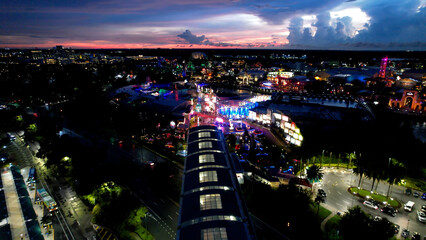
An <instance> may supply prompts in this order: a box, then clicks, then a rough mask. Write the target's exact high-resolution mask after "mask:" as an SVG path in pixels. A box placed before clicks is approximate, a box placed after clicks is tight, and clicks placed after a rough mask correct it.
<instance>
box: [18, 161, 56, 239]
mask: <svg viewBox="0 0 426 240" xmlns="http://www.w3.org/2000/svg"><path fill="white" fill-rule="evenodd" d="M24 169H25V171H26V172H28V171H29V167H27V168H24ZM27 191H28V194H29V196H30V198H31V202H32V205H33V208H34V212H35V213H36V215H37V221H38V222H39V224H40V223H41V219H42V217H43V216H44V210H45V208H44V205H42V204H43V202H39V203H40V204H34V202H35V198H36V188H29V187H28V185H27ZM40 230H41V233H42V235H43V237H44V239H45V240H53V239H54V229H53V228H52V225H47V226H46V228H44V227H43V226H42V224H40Z"/></svg>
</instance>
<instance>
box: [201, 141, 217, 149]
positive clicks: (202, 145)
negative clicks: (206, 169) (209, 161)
mask: <svg viewBox="0 0 426 240" xmlns="http://www.w3.org/2000/svg"><path fill="white" fill-rule="evenodd" d="M212 147H213V145H212V142H199V143H198V148H199V149H203V148H212Z"/></svg>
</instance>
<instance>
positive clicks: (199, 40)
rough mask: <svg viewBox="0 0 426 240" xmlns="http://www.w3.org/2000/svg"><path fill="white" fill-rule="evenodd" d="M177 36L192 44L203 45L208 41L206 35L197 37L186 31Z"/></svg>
mask: <svg viewBox="0 0 426 240" xmlns="http://www.w3.org/2000/svg"><path fill="white" fill-rule="evenodd" d="M177 36H178V37H180V38H183V39H184V40H186V41H187V42H188V43H190V44H203V41H204V40H205V39H206V37H205V36H204V35H201V36H199V37H197V36H196V35H194V34H192V33H191V31H189V30H186V31H185V32H183V33H182V34H179V35H177Z"/></svg>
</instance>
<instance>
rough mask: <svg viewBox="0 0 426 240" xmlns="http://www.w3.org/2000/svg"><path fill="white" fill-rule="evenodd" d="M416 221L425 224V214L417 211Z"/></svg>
mask: <svg viewBox="0 0 426 240" xmlns="http://www.w3.org/2000/svg"><path fill="white" fill-rule="evenodd" d="M417 219H418V220H419V221H420V222H423V223H424V222H426V213H425V212H423V211H417Z"/></svg>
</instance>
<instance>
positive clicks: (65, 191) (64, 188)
mask: <svg viewBox="0 0 426 240" xmlns="http://www.w3.org/2000/svg"><path fill="white" fill-rule="evenodd" d="M31 147H33V146H31V145H29V146H27V145H26V144H25V143H24V141H23V140H22V139H21V138H19V137H17V139H16V140H15V141H12V142H11V143H10V144H9V146H8V149H7V151H9V152H10V154H12V155H13V156H14V159H15V161H16V162H17V163H18V165H19V166H20V167H21V168H24V167H33V166H34V167H36V168H37V172H38V181H39V183H40V184H42V185H43V187H44V188H47V190H49V189H50V192H51V193H52V195H53V196H52V197H53V198H54V199H55V200H56V201H57V204H58V206H59V208H60V211H61V212H60V213H59V212H58V213H57V214H56V215H58V218H59V219H61V220H62V221H66V222H67V223H68V226H67V225H66V224H65V223H64V222H63V223H60V222H58V221H57V220H58V218H55V217H54V218H53V219H54V221H53V226H54V228H55V230H56V231H55V239H68V237H67V236H65V234H64V232H63V231H62V230H63V229H65V231H68V229H69V230H71V231H72V234H73V235H74V236H75V238H76V239H88V238H89V239H91V238H93V236H96V232H95V231H94V230H93V228H92V226H91V223H90V221H91V218H92V215H91V213H90V212H89V210H88V209H87V207H86V206H85V205H84V204H83V202H81V201H80V199H79V198H78V197H77V195H76V193H75V192H74V191H73V190H72V189H71V187H70V186H68V184H67V183H66V182H65V181H63V180H62V181H60V179H56V178H55V174H53V173H52V172H50V171H49V170H48V169H46V168H45V167H44V162H43V160H41V159H38V158H33V155H32V152H31V150H30V149H31ZM32 150H33V149H32ZM47 175H48V176H49V177H50V179H51V181H48V182H46V180H45V178H46V176H47ZM67 200H70V201H67ZM82 223H83V224H82Z"/></svg>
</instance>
